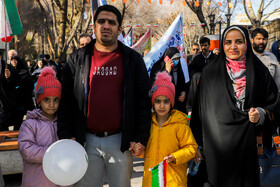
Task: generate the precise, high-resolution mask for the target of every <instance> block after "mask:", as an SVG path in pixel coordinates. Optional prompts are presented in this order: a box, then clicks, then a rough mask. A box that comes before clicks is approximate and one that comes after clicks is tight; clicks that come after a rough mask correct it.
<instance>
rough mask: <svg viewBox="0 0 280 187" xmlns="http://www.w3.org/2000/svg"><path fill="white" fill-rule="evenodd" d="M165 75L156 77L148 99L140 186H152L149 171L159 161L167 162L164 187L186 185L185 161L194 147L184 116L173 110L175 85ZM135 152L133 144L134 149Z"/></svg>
mask: <svg viewBox="0 0 280 187" xmlns="http://www.w3.org/2000/svg"><path fill="white" fill-rule="evenodd" d="M171 79H172V78H171V76H170V75H169V74H168V73H167V72H166V71H163V72H159V73H158V74H157V75H156V82H155V83H154V85H153V87H152V89H151V91H150V96H151V98H152V105H153V109H154V111H155V112H153V113H152V124H151V131H150V134H151V135H150V139H149V141H148V144H147V148H146V150H145V153H144V154H143V155H141V156H143V157H144V158H145V162H144V174H143V180H142V181H143V187H150V186H152V172H151V171H149V169H150V168H153V167H154V166H156V165H157V164H159V163H160V162H162V161H163V160H166V162H167V169H166V182H167V183H166V186H182V187H186V186H187V173H186V171H187V168H188V164H187V162H188V161H189V160H190V159H192V158H193V157H194V156H195V153H196V149H197V144H196V142H195V139H194V137H193V134H192V131H191V129H190V127H189V126H188V122H187V116H186V114H184V113H183V112H180V111H178V110H176V109H173V106H174V98H175V86H174V84H173V83H172V82H171ZM135 149H136V150H137V145H136V146H135Z"/></svg>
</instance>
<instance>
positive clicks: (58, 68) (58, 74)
mask: <svg viewBox="0 0 280 187" xmlns="http://www.w3.org/2000/svg"><path fill="white" fill-rule="evenodd" d="M54 62H55V66H56V77H57V79H58V80H59V81H61V73H62V65H61V62H60V59H59V57H55V59H54Z"/></svg>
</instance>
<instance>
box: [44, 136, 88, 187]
mask: <svg viewBox="0 0 280 187" xmlns="http://www.w3.org/2000/svg"><path fill="white" fill-rule="evenodd" d="M87 167H88V156H87V153H86V151H85V149H84V148H83V146H81V145H80V144H79V143H78V142H76V141H74V140H69V139H64V140H59V141H57V142H55V143H53V144H52V145H51V146H50V147H49V148H48V149H47V151H46V153H45V155H44V158H43V170H44V173H45V175H46V176H47V178H48V179H49V180H50V181H52V182H53V183H55V184H57V185H61V186H67V185H72V184H74V183H76V182H78V181H79V180H80V179H81V178H82V177H83V176H84V174H85V173H86V171H87Z"/></svg>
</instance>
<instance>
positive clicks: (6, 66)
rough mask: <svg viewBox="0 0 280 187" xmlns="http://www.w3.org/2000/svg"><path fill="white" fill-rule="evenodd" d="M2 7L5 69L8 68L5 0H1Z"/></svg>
mask: <svg viewBox="0 0 280 187" xmlns="http://www.w3.org/2000/svg"><path fill="white" fill-rule="evenodd" d="M3 8H4V29H5V52H6V55H5V62H6V65H5V69H7V68H8V65H7V63H8V62H7V56H8V52H7V24H6V23H7V22H6V6H5V0H3Z"/></svg>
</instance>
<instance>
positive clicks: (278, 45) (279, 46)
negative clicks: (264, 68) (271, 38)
mask: <svg viewBox="0 0 280 187" xmlns="http://www.w3.org/2000/svg"><path fill="white" fill-rule="evenodd" d="M271 52H272V53H273V54H274V55H275V56H276V58H277V61H278V62H279V63H280V40H277V41H275V42H273V44H272V47H271Z"/></svg>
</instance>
